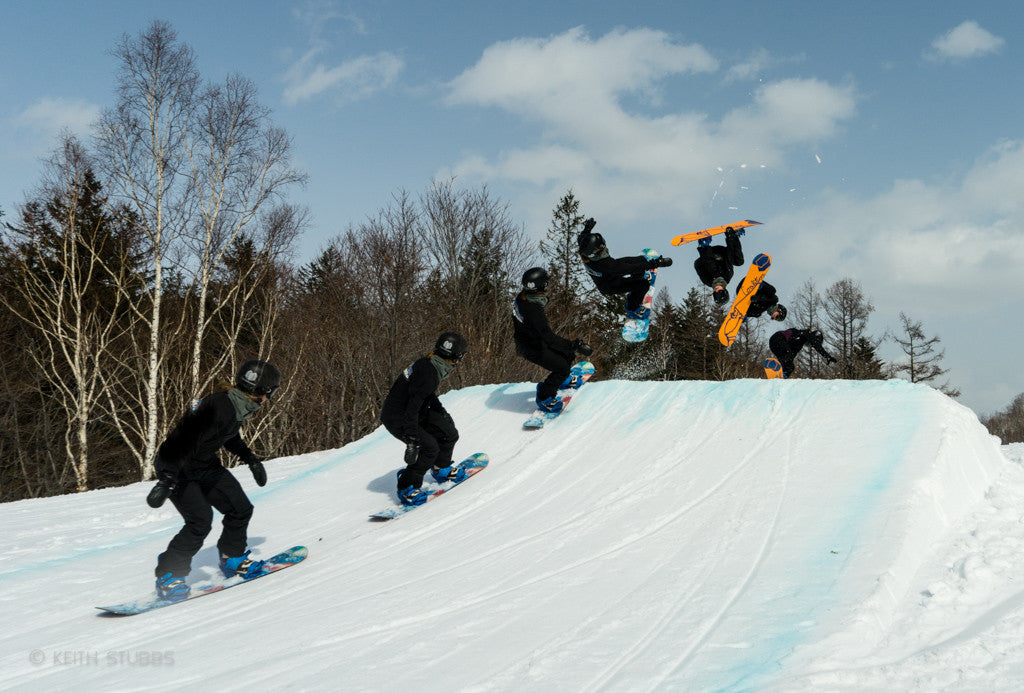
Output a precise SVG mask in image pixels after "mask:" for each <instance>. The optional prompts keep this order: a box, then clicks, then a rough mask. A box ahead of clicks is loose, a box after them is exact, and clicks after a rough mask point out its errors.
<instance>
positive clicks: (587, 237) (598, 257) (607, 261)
mask: <svg viewBox="0 0 1024 693" xmlns="http://www.w3.org/2000/svg"><path fill="white" fill-rule="evenodd" d="M596 225H597V222H596V221H594V219H593V218H591V219H587V220H586V221H585V222H583V231H581V232H580V234H579V236H578V237H577V239H576V241H577V243H578V245H579V252H580V257H581V258H583V265H584V267H586V269H587V272H588V273H589V274H590V276H591V277H593V279H594V284H595V285H596V286H597V290H598V291H600V292H601V293H602V294H603V295H605V296H612V295H617V294H626V317H627V318H629V319H633V320H647V319H649V318H650V316H651V309H650V308H646V307H644V305H643V300H644V296H645V295H646V294H647V290H648V289H650V288H651V280H650V277H649V276H648V275H647V272H648V270H652V269H656V268H658V267H670V266H671V265H672V258H668V257H659V258H655V259H653V260H648V259H647V258H646V257H643V256H642V255H637V256H633V257H622V258H613V257H611V255H610V254H609V253H608V247H607V245H606V244H605V242H604V236H602V235H601V234H599V233H594V232H593V229H594V226H596Z"/></svg>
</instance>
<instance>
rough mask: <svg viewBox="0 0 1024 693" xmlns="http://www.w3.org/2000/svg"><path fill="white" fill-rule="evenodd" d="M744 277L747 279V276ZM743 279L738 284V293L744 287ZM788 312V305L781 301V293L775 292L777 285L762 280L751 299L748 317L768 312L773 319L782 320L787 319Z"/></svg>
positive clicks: (755, 316)
mask: <svg viewBox="0 0 1024 693" xmlns="http://www.w3.org/2000/svg"><path fill="white" fill-rule="evenodd" d="M743 279H746V277H744V278H743ZM743 279H740V283H739V284H737V285H736V294H737V295H738V294H739V293H740V289H741V288H742V287H743ZM786 313H787V311H786V306H784V305H782V304H781V303H779V295H778V294H777V293H776V292H775V287H774V286H772V285H771V284H769V283H768V282H766V281H762V282H761V284H760V285H759V286H758V287H757V291H755V292H754V296H753V297H752V298H751V299H750V306H749V307H748V308H747V317H748V318H759V317H761V316H762V315H765V314H767V315H768V317H770V318H771V319H772V320H778V321H779V322H781V321H783V320H785V319H786Z"/></svg>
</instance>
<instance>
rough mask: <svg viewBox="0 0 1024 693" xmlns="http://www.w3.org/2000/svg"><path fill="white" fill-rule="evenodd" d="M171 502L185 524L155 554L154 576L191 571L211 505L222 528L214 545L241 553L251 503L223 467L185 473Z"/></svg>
mask: <svg viewBox="0 0 1024 693" xmlns="http://www.w3.org/2000/svg"><path fill="white" fill-rule="evenodd" d="M171 503H173V504H174V507H175V508H177V510H178V512H179V513H181V517H182V518H183V519H184V520H185V526H184V527H182V528H181V531H179V532H178V533H177V534H176V535H175V536H174V538H173V539H171V543H170V544H168V545H167V550H166V551H164V552H163V553H162V554H160V556H159V557H158V558H157V565H156V576H157V577H163V576H164V575H166V574H167V573H171V574H172V575H174V576H175V577H184V576H186V575H188V574H189V572H191V570H192V557H193V556H195V555H196V554H197V553H198V552H199V549H201V548H203V542H204V541H205V540H206V536H207V535H208V534H209V533H210V530H211V529H212V528H213V510H214V508H216V509H217V511H218V512H220V513H222V514H223V515H224V529H223V530H222V531H221V535H220V539H219V540H218V541H217V548H218V549H220V551H221V553H223V554H225V555H227V556H241V555H242V554H243V553H245V547H246V544H247V543H248V537H247V532H248V529H249V520H250V519H252V510H253V508H252V503H251V502H250V501H249V498H248V496H246V495H245V491H243V490H242V485H241V484H239V483H238V479H236V478H235V477H234V475H233V474H232V473H231V472H229V471H228V470H227V469H225V468H224V467H210V468H207V469H202V470H199V471H198V472H193V473H191V474H189V475H188V477H187V478H186V479H183V480H181V481H179V482H178V484H177V486H176V487H175V489H174V492H173V493H172V494H171Z"/></svg>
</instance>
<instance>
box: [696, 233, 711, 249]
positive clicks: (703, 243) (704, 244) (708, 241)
mask: <svg viewBox="0 0 1024 693" xmlns="http://www.w3.org/2000/svg"><path fill="white" fill-rule="evenodd" d="M709 245H711V236H708V237H707V238H702V239H700V240H699V241H697V247H698V248H707V247H708V246H709Z"/></svg>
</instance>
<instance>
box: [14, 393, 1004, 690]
mask: <svg viewBox="0 0 1024 693" xmlns="http://www.w3.org/2000/svg"><path fill="white" fill-rule="evenodd" d="M532 390H533V386H532V385H531V384H527V383H520V384H504V385H488V386H477V387H470V388H466V389H463V390H459V391H455V392H450V393H448V394H446V395H445V396H444V397H443V398H442V399H443V400H444V402H445V405H446V406H447V407H448V409H449V410H450V411H451V412H452V414H453V416H454V418H455V421H456V422H457V424H458V425H459V428H460V431H461V433H462V438H461V440H460V441H459V446H458V449H457V451H456V452H457V453H459V454H460V457H462V456H466V455H468V454H469V453H472V452H476V451H478V450H483V451H486V452H487V453H489V455H490V457H491V464H490V466H489V467H488V468H487V469H486V470H485V471H484V472H483V473H481V474H479V475H477V476H476V477H474V478H473V479H471V480H469V481H467V482H466V484H465V485H464V486H462V487H461V488H459V489H457V490H456V491H454V492H452V493H451V494H448V495H446V496H444V497H443V498H439V499H438V500H437V501H436V502H432V503H430V504H428V505H426V506H424V507H422V508H419V509H417V510H416V511H415V512H413V513H410V514H408V515H405V516H404V517H401V518H399V519H397V520H394V521H392V522H387V523H373V522H370V521H368V519H367V516H368V515H369V514H370V513H371V512H374V511H376V510H380V509H381V508H383V507H387V506H388V505H390V504H392V503H394V502H395V498H394V495H393V494H394V473H395V470H396V469H397V468H398V465H399V464H400V460H401V456H402V446H401V444H400V443H398V442H397V441H395V440H394V439H393V438H391V437H390V436H388V435H387V434H386V432H384V431H383V430H382V429H381V430H377V431H376V432H374V433H373V434H371V435H369V436H367V437H366V438H364V439H362V440H359V441H357V442H354V443H352V444H350V445H347V446H345V447H343V448H340V449H337V450H327V451H321V452H315V453H311V454H308V455H303V456H299V457H291V458H281V459H277V460H272V461H270V462H268V463H267V470H268V472H269V474H270V483H269V484H268V485H267V486H266V487H264V488H262V489H261V488H258V487H256V486H255V484H254V483H253V481H252V479H251V478H250V476H249V474H248V472H247V471H246V470H245V469H244V468H243V469H241V470H236V473H237V474H238V475H239V478H240V479H241V480H242V482H243V484H244V485H245V487H246V489H247V491H248V492H249V493H250V496H251V498H252V499H253V501H254V503H255V506H256V513H255V516H254V518H253V521H252V524H251V526H250V544H251V546H252V547H253V549H254V554H262V555H264V556H269V555H271V554H273V553H276V552H277V551H279V550H281V549H284V548H287V547H289V546H292V545H294V544H304V545H306V546H308V547H309V550H310V555H309V558H308V559H307V560H306V561H305V562H304V563H302V564H300V565H297V566H295V567H292V568H288V569H287V570H285V571H283V572H281V573H278V574H275V575H271V576H268V577H266V578H263V579H261V580H257V581H255V582H253V583H250V584H247V585H242V586H239V587H237V588H235V589H231V590H229V591H226V592H221V593H218V594H213V595H210V596H206V597H203V598H201V599H197V600H194V601H190V602H187V603H184V604H179V605H175V606H171V607H169V608H166V609H161V610H158V611H154V612H151V613H148V614H143V615H139V616H132V617H105V616H101V615H100V612H99V611H96V610H95V609H94V608H93V607H94V606H96V605H101V604H113V603H119V602H123V601H128V600H130V599H133V598H138V597H142V596H145V595H146V594H147V593H149V592H150V591H151V590H152V583H153V578H152V570H153V565H154V563H155V558H156V555H157V553H159V552H160V551H161V550H163V548H164V547H165V546H166V543H167V541H168V540H169V539H170V537H171V536H172V535H173V534H174V533H175V532H176V531H177V528H178V527H179V525H180V521H179V518H178V516H177V514H176V513H175V511H174V510H173V508H172V507H171V506H170V504H168V505H167V506H165V507H164V508H161V509H159V510H152V509H150V508H149V507H148V506H146V504H145V495H146V493H147V491H148V490H149V488H150V484H148V483H146V484H134V485H131V486H127V487H123V488H117V489H105V490H100V491H93V492H89V493H84V494H78V495H72V496H63V497H59V498H47V499H39V500H28V501H20V502H15V503H8V504H5V505H0V527H2V528H3V534H4V542H3V545H2V547H0V622H2V623H3V624H4V625H5V628H4V629H3V631H2V632H0V689H2V690H5V691H12V690H63V689H70V688H72V687H73V688H74V689H76V690H128V689H130V690H168V691H170V690H183V689H187V688H189V687H191V686H197V687H198V686H202V688H203V689H204V690H237V689H241V688H243V687H248V686H251V685H254V684H255V685H259V684H264V685H265V686H267V687H269V688H274V689H276V688H280V687H285V686H290V687H294V688H297V689H329V690H359V691H390V690H400V689H412V690H426V691H453V690H459V691H509V690H522V691H527V690H528V691H582V690H587V691H597V690H606V691H640V690H685V691H708V690H715V691H740V690H759V691H780V692H781V691H786V692H787V693H788V692H792V691H798V692H799V691H822V690H828V691H865V690H901V691H946V690H950V691H993V690H1020V689H1022V688H1024V590H1022V589H1021V588H1020V587H1018V585H1017V582H1018V581H1019V580H1018V574H1019V572H1020V569H1019V567H1018V566H1019V564H1020V558H1021V553H1022V546H1024V521H1022V518H1021V514H1022V510H1024V472H1022V465H1024V445H1010V446H1003V447H1000V446H999V443H998V440H997V439H995V438H993V437H992V436H990V435H988V433H987V432H986V431H985V429H984V428H983V427H982V426H981V424H980V423H979V422H978V420H977V418H976V417H975V415H974V414H973V413H972V412H971V411H970V410H968V409H966V408H965V407H962V406H960V405H959V404H957V403H955V402H954V401H953V400H951V399H949V398H947V397H945V396H944V395H942V394H940V393H938V392H936V391H935V390H933V389H931V388H928V387H924V386H917V385H911V384H909V383H906V382H903V381H898V380H894V381H864V382H846V381H810V380H790V381H784V382H783V381H778V380H773V381H760V380H733V381H727V382H713V383H712V382H672V383H653V382H629V381H617V380H607V381H600V382H592V383H591V384H588V385H587V386H586V387H584V388H583V390H581V392H580V393H579V395H578V396H577V397H576V398H575V400H574V402H573V404H572V407H571V408H570V409H569V410H568V413H567V414H566V415H565V416H564V417H562V418H560V419H558V420H556V421H554V422H551V423H549V425H548V426H547V427H545V428H544V429H542V430H540V431H524V430H522V428H521V423H522V421H523V420H524V419H525V418H526V417H527V415H528V414H529V413H530V410H531V404H530V396H531V393H532ZM218 530H219V527H218V525H216V524H215V527H214V534H212V535H211V537H210V538H209V539H208V540H207V546H206V547H204V549H203V550H202V551H201V552H200V553H199V554H198V555H197V557H196V560H195V562H194V570H193V573H192V578H191V579H192V580H193V581H199V580H201V579H203V578H204V577H209V576H212V575H213V574H214V570H215V561H216V557H215V549H214V547H213V544H214V541H215V538H216V532H217V531H218Z"/></svg>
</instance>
